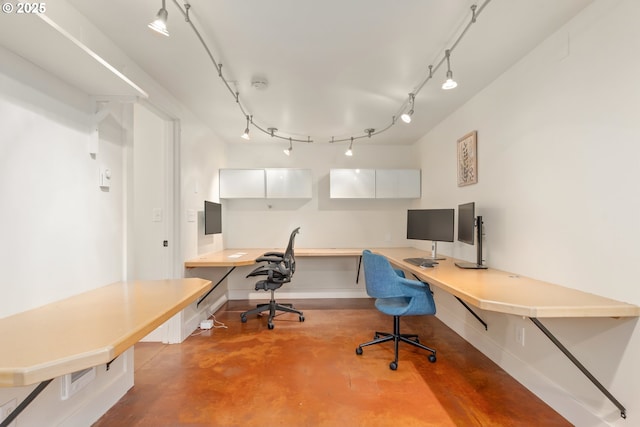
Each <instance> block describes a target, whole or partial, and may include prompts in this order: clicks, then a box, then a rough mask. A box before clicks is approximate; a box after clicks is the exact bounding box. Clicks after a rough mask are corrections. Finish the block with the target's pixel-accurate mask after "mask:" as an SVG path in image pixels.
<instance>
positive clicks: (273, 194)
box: [265, 168, 313, 199]
mask: <svg viewBox="0 0 640 427" xmlns="http://www.w3.org/2000/svg"><path fill="white" fill-rule="evenodd" d="M265 171H266V174H267V198H270V199H310V198H311V196H312V188H313V178H312V176H311V170H310V169H284V168H281V169H265Z"/></svg>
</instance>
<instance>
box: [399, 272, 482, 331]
mask: <svg viewBox="0 0 640 427" xmlns="http://www.w3.org/2000/svg"><path fill="white" fill-rule="evenodd" d="M411 274H413V277H415V278H416V280H419V281H420V282H422V283H424V284H426V285H427V286H429V284H428V283H427V282H425V281H424V280H422V279H420V278H419V277H418V276H416V275H415V274H414V273H411ZM431 293H432V294H433V291H431ZM456 299H457V300H458V302H459V303H460V304H462V305H463V306H464V308H466V309H467V310H469V313H471V314H473V317H475V318H476V320H477V321H478V322H480V323H482V325H483V326H484V330H485V331H488V330H489V326H488V325H487V322H485V321H484V320H482V319H481V318H480V316H478V315H477V314H476V312H475V311H473V310H472V309H471V307H469V306H468V305H467V303H466V302H464V301H462V300H461V299H460V298H458V297H456Z"/></svg>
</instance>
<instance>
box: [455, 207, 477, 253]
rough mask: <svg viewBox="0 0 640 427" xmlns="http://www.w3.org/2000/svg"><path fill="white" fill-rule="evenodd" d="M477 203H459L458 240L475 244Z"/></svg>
mask: <svg viewBox="0 0 640 427" xmlns="http://www.w3.org/2000/svg"><path fill="white" fill-rule="evenodd" d="M475 210H476V209H475V203H474V202H471V203H465V204H463V205H458V242H462V243H466V244H468V245H473V233H474V231H475V228H476V227H475V226H476V213H475Z"/></svg>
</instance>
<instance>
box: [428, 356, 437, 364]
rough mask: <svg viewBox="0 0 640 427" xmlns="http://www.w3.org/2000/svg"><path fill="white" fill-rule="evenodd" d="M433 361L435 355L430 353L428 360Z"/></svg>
mask: <svg viewBox="0 0 640 427" xmlns="http://www.w3.org/2000/svg"><path fill="white" fill-rule="evenodd" d="M435 361H436V355H435V354H430V355H429V362H431V363H435Z"/></svg>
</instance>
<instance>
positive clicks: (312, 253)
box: [184, 248, 362, 268]
mask: <svg viewBox="0 0 640 427" xmlns="http://www.w3.org/2000/svg"><path fill="white" fill-rule="evenodd" d="M272 251H273V252H284V248H259V249H256V248H249V249H247V248H240V249H224V250H222V251H218V252H210V253H207V254H203V255H200V256H198V257H196V258H192V259H190V260H187V261H185V263H184V266H185V267H186V268H196V267H240V266H243V265H253V264H255V263H256V261H255V260H256V258H258V257H261V256H262V254H264V253H265V252H272ZM294 253H295V256H296V257H344V256H348V257H358V256H360V255H361V254H362V249H358V248H295V251H294Z"/></svg>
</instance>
